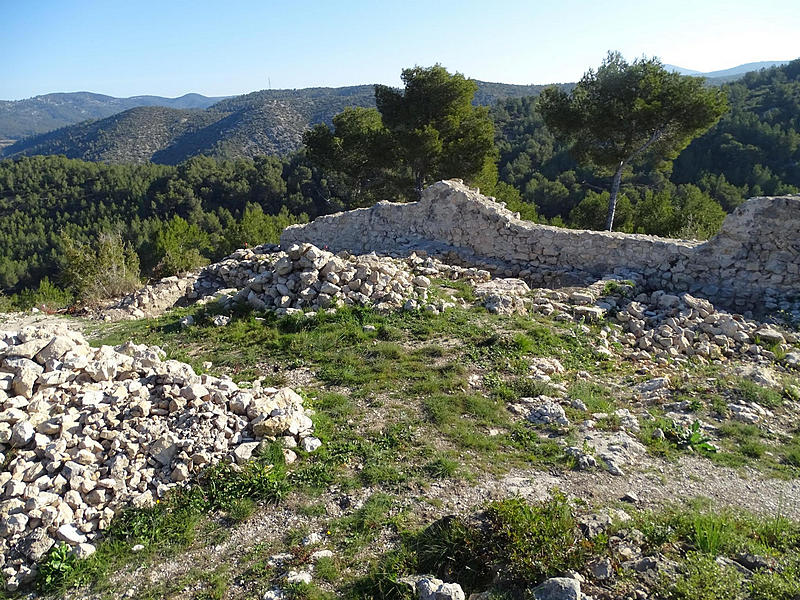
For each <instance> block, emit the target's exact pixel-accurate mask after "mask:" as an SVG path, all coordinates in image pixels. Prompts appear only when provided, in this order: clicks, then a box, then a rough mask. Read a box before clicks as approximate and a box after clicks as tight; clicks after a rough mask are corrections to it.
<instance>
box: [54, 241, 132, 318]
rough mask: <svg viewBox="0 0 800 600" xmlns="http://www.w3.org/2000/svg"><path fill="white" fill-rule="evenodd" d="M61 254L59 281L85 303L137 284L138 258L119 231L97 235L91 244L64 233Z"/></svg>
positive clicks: (126, 290) (127, 289)
mask: <svg viewBox="0 0 800 600" xmlns="http://www.w3.org/2000/svg"><path fill="white" fill-rule="evenodd" d="M62 253H63V258H62V267H61V280H62V281H63V282H64V285H65V286H66V287H67V288H68V289H69V290H70V291H72V292H73V293H74V294H75V297H76V298H77V299H79V300H80V301H82V302H84V303H86V304H95V303H97V302H99V301H100V300H104V299H106V298H114V297H116V296H122V295H124V294H127V293H130V292H132V291H134V290H136V289H137V288H138V287H139V257H138V256H136V253H135V252H134V251H133V249H132V248H131V247H130V245H129V244H127V243H125V242H124V241H123V240H122V236H120V235H119V234H107V233H106V234H101V235H100V236H99V237H98V239H97V242H96V243H94V244H87V243H84V242H79V241H76V240H73V239H72V238H70V237H69V236H65V237H64V238H63V242H62Z"/></svg>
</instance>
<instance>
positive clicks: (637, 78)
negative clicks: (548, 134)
mask: <svg viewBox="0 0 800 600" xmlns="http://www.w3.org/2000/svg"><path fill="white" fill-rule="evenodd" d="M538 110H539V111H540V113H541V115H542V117H543V119H544V122H545V123H546V124H547V127H548V128H549V129H550V130H551V131H552V132H553V133H554V134H555V135H556V136H557V137H560V138H563V139H567V140H569V141H570V142H571V144H572V152H573V155H574V156H575V158H576V159H577V160H578V161H579V162H581V163H588V164H591V165H594V166H597V167H600V168H603V169H610V170H612V171H613V172H614V178H613V183H612V187H611V194H610V198H609V204H608V216H607V218H606V229H608V230H611V228H612V227H613V223H614V213H615V210H616V203H617V195H618V192H619V186H620V181H621V178H622V174H623V171H624V170H625V168H626V166H628V165H630V164H631V163H632V162H633V161H636V160H647V159H649V160H660V161H668V160H671V159H674V158H675V157H676V156H677V155H678V153H679V152H680V151H681V150H683V149H684V148H685V147H686V146H687V145H688V144H689V143H690V142H691V141H692V139H694V138H695V137H696V136H698V135H700V134H701V133H703V132H704V131H706V130H707V129H709V128H710V127H711V126H712V125H714V123H716V122H717V121H718V120H719V118H720V117H721V116H722V115H723V114H724V113H725V111H726V110H727V101H726V99H725V94H724V92H722V91H721V90H719V89H710V88H706V87H704V84H703V79H702V78H698V77H687V76H683V75H679V74H677V73H674V72H670V71H667V70H666V69H665V68H664V67H663V65H662V64H661V62H660V61H659V60H658V59H656V58H651V59H646V58H641V59H637V60H635V61H633V62H632V63H628V62H626V61H625V60H624V59H623V58H622V56H621V55H620V54H619V53H618V52H609V54H608V56H607V57H606V59H605V60H604V61H603V64H602V65H601V66H600V68H599V69H598V70H597V71H593V70H589V71H588V72H587V73H586V74H585V75H584V76H583V78H582V79H581V80H580V82H578V84H577V85H576V86H575V88H574V89H573V90H572V92H571V93H570V94H567V93H566V92H564V91H562V90H560V89H558V88H556V87H551V88H548V89H546V90H545V91H544V92H543V93H542V95H541V97H540V98H539V102H538Z"/></svg>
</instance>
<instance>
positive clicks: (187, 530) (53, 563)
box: [37, 445, 289, 592]
mask: <svg viewBox="0 0 800 600" xmlns="http://www.w3.org/2000/svg"><path fill="white" fill-rule="evenodd" d="M282 457H283V454H282V453H281V451H280V448H278V447H277V446H275V445H273V447H272V448H271V449H270V452H269V453H267V454H266V455H264V456H262V457H260V458H259V459H257V460H254V461H252V462H250V463H247V464H246V465H245V466H244V467H236V468H235V467H234V466H233V465H230V464H228V463H219V464H218V465H215V466H213V467H211V468H209V469H207V470H206V471H205V472H204V473H203V474H202V475H201V477H200V478H199V481H198V482H197V483H196V484H195V485H192V486H189V487H187V488H176V489H174V490H172V491H171V493H170V494H169V495H168V496H167V498H166V499H165V500H164V501H158V502H156V503H155V504H153V505H151V506H147V507H143V508H128V509H126V510H123V511H122V512H121V513H119V514H118V515H117V516H116V517H115V518H114V520H113V521H112V523H111V525H110V526H109V528H108V529H107V530H106V531H105V536H104V538H103V540H102V541H101V542H100V544H99V545H98V546H97V552H95V553H94V554H93V555H92V556H90V557H89V558H87V559H84V560H78V559H75V557H74V556H72V555H71V554H70V555H68V556H67V555H65V552H64V549H63V547H61V546H56V547H54V548H53V549H51V550H50V552H49V553H48V554H47V555H46V556H45V557H44V558H43V560H42V563H41V566H40V574H39V576H38V579H37V587H38V588H39V589H40V590H41V591H44V592H58V591H64V590H66V589H69V588H73V587H76V586H80V585H89V584H92V585H95V584H97V583H98V582H100V583H102V582H104V580H105V579H106V578H107V577H108V575H109V574H111V573H113V572H115V571H117V570H118V569H119V568H120V567H121V566H123V565H125V564H128V563H130V562H132V561H136V562H143V561H145V560H147V559H151V558H153V557H155V556H170V555H173V554H175V553H177V552H179V551H181V550H185V549H186V548H188V547H190V546H192V545H193V544H194V542H195V540H196V537H197V535H198V533H199V532H200V531H201V527H200V525H201V524H202V523H203V522H204V521H206V519H207V515H208V514H209V513H210V512H211V511H216V510H221V511H223V512H225V513H227V514H228V515H229V517H230V518H231V519H233V520H237V518H238V519H239V520H244V519H246V518H248V517H249V515H250V514H251V513H252V511H253V509H254V503H255V502H278V501H280V500H281V499H282V498H283V497H284V496H285V494H286V493H287V492H288V489H289V484H288V482H287V479H286V471H285V467H284V465H283V464H282ZM137 544H141V545H142V546H143V547H144V550H142V551H141V552H138V553H133V552H132V551H131V548H132V547H133V546H135V545H137Z"/></svg>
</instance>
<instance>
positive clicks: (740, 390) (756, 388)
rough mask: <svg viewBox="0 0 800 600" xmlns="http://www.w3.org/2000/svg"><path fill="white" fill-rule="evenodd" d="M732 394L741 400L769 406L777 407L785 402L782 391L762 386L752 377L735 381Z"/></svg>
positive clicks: (737, 399) (734, 397) (735, 398)
mask: <svg viewBox="0 0 800 600" xmlns="http://www.w3.org/2000/svg"><path fill="white" fill-rule="evenodd" d="M731 395H732V397H733V399H734V400H736V401H739V402H755V403H757V404H760V405H761V406H765V407H767V408H776V407H778V406H780V405H781V404H782V403H783V399H782V398H781V393H780V392H776V391H775V390H772V389H770V388H765V387H761V386H760V385H758V384H757V383H755V382H754V381H751V380H750V379H744V378H741V379H738V380H735V381H734V383H733V387H732V389H731Z"/></svg>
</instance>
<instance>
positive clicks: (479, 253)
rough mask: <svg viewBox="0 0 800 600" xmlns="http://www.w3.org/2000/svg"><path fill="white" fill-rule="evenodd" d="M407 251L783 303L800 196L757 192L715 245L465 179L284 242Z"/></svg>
mask: <svg viewBox="0 0 800 600" xmlns="http://www.w3.org/2000/svg"><path fill="white" fill-rule="evenodd" d="M294 242H311V243H313V244H316V245H318V246H320V247H324V246H327V247H328V248H329V249H331V250H333V251H340V250H348V251H350V252H354V253H365V252H371V251H375V252H378V253H388V254H394V253H396V254H403V253H406V252H408V251H410V250H412V249H422V250H426V251H428V252H433V253H436V254H439V255H445V256H449V257H450V258H451V259H458V260H460V261H462V262H466V263H470V264H473V265H476V266H481V267H488V268H493V269H494V270H495V271H497V272H499V273H500V274H503V275H507V276H508V275H514V276H522V277H525V278H527V279H529V280H530V281H531V282H532V283H533V284H534V285H558V284H569V283H573V282H574V283H577V282H579V281H587V280H589V279H592V278H597V277H598V276H602V275H605V274H609V273H617V274H625V273H629V272H634V273H638V274H639V275H641V279H642V281H643V283H645V284H646V285H647V286H649V287H651V288H653V289H666V290H674V291H688V292H691V293H695V294H699V295H703V296H706V297H708V298H712V299H714V300H715V301H717V302H719V303H721V304H724V305H728V306H732V307H737V308H774V306H773V305H775V303H776V300H777V299H780V298H785V297H790V296H793V295H798V294H800V196H786V197H772V198H752V199H750V200H748V201H747V202H745V203H744V204H743V205H742V206H741V207H739V208H738V209H737V210H736V211H735V212H734V213H733V214H731V215H728V217H727V218H726V219H725V222H724V223H723V226H722V228H721V230H720V232H719V233H718V234H717V235H716V236H715V237H714V238H712V239H711V240H709V241H707V242H695V241H685V240H672V239H666V238H658V237H654V236H647V235H632V234H623V233H612V232H599V231H582V230H571V229H561V228H558V227H549V226H546V225H536V224H533V223H530V222H527V221H522V220H520V219H519V218H518V215H517V214H515V213H512V212H511V211H509V210H506V209H505V208H504V207H503V206H502V205H501V204H499V203H497V202H494V201H493V200H491V199H489V198H486V197H485V196H482V195H481V194H479V193H478V192H477V191H476V190H471V189H470V188H469V187H467V186H465V185H463V184H462V183H461V182H460V181H458V180H453V181H440V182H438V183H436V184H434V185H432V186H430V187H429V188H428V189H426V190H425V191H424V193H423V196H422V199H421V200H420V201H419V202H414V203H408V204H395V203H390V202H380V203H378V204H376V205H375V206H373V207H371V208H365V209H358V210H353V211H349V212H344V213H338V214H335V215H327V216H324V217H320V218H318V219H316V220H315V221H314V222H312V223H309V224H306V225H294V226H291V227H289V228H287V229H286V230H285V231H284V233H283V235H282V236H281V244H282V245H283V246H286V245H288V244H291V243H294Z"/></svg>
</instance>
